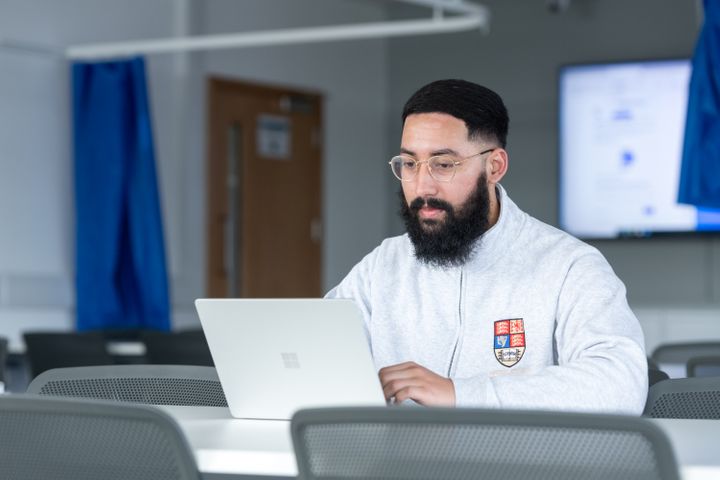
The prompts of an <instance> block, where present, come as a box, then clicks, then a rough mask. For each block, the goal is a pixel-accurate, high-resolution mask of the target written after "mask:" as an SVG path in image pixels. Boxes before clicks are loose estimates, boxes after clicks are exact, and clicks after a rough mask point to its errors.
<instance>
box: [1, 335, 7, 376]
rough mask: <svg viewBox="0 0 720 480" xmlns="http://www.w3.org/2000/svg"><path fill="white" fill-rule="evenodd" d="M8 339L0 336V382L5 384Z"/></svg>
mask: <svg viewBox="0 0 720 480" xmlns="http://www.w3.org/2000/svg"><path fill="white" fill-rule="evenodd" d="M7 355H8V341H7V338H5V337H0V382H2V383H3V385H4V384H5V370H6V368H7Z"/></svg>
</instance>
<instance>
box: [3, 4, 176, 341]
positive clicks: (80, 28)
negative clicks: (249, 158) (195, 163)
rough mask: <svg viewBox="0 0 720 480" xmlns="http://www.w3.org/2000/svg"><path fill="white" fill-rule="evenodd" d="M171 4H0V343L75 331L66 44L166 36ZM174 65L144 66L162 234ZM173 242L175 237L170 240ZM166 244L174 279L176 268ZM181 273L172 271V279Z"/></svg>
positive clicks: (171, 24) (170, 190) (169, 210)
mask: <svg viewBox="0 0 720 480" xmlns="http://www.w3.org/2000/svg"><path fill="white" fill-rule="evenodd" d="M177 4H178V2H176V1H175V0H153V1H151V2H147V1H144V0H127V1H124V2H114V1H111V0H62V1H53V0H0V39H2V40H5V41H8V42H11V43H15V44H22V45H25V46H28V47H32V46H36V47H37V49H36V50H32V49H28V48H19V49H12V48H0V171H2V175H0V225H2V226H3V227H2V230H1V232H2V233H1V234H0V335H5V336H8V337H10V340H11V347H12V348H17V347H18V346H19V344H20V343H19V338H20V334H21V332H22V331H23V330H25V329H31V328H42V329H69V328H72V325H73V324H74V301H75V298H74V228H75V226H74V216H73V211H74V204H73V202H74V200H73V170H72V169H73V164H72V158H71V152H72V145H71V135H72V126H71V125H72V124H71V122H72V117H71V111H70V79H69V75H70V73H69V65H68V63H67V62H66V61H65V60H64V58H63V57H62V56H61V55H60V51H61V49H62V48H63V47H64V46H65V45H69V44H74V43H85V42H96V41H118V40H127V39H133V38H151V37H157V36H168V35H172V34H173V33H174V31H175V30H176V25H175V23H176V22H175V19H174V13H175V10H176V6H177ZM175 68H176V65H175V59H174V58H173V57H165V58H159V59H157V60H153V61H152V62H151V63H150V65H149V66H148V71H149V72H148V77H149V80H150V85H151V98H152V100H151V101H152V105H151V108H152V110H153V113H154V115H155V120H156V132H155V133H156V149H157V154H158V166H159V172H160V190H161V195H162V199H161V201H162V203H163V206H164V210H165V216H166V225H165V229H166V232H167V233H168V234H169V236H171V237H172V236H173V234H174V232H175V230H177V228H176V225H175V224H176V222H175V221H174V219H175V217H177V210H176V208H175V207H174V203H173V201H172V200H173V197H174V196H177V195H178V193H177V192H178V191H179V189H178V187H177V180H176V178H175V177H176V173H175V172H176V171H175V169H174V167H173V161H174V160H175V158H174V157H175V156H176V155H175V153H176V152H175V147H174V140H173V138H174V136H177V133H176V132H172V131H170V129H171V128H172V122H170V121H169V119H171V118H173V117H174V109H175V98H174V95H173V94H174V93H175V92H174V90H173V89H168V88H163V84H168V83H172V78H173V75H174V70H175ZM175 235H176V234H175ZM174 250H175V249H174V248H173V245H172V242H170V245H169V253H168V256H169V264H170V266H171V271H172V270H173V267H175V266H176V265H177V264H178V258H177V254H176V252H175V251H174ZM176 269H177V268H175V270H176Z"/></svg>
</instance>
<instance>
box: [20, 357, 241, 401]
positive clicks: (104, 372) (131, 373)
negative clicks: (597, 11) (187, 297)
mask: <svg viewBox="0 0 720 480" xmlns="http://www.w3.org/2000/svg"><path fill="white" fill-rule="evenodd" d="M27 393H33V394H39V395H51V396H63V397H82V398H97V399H105V400H114V401H119V402H131V403H144V404H150V405H185V406H206V407H227V401H226V400H225V394H224V393H223V389H222V386H221V385H220V380H219V379H218V376H217V372H216V371H215V369H214V368H213V367H197V366H180V365H109V366H100V367H74V368H59V369H54V370H48V371H46V372H44V373H42V374H41V375H39V376H38V377H37V378H35V379H34V380H33V381H32V382H31V383H30V385H29V386H28V389H27Z"/></svg>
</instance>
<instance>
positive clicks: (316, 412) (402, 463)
mask: <svg viewBox="0 0 720 480" xmlns="http://www.w3.org/2000/svg"><path fill="white" fill-rule="evenodd" d="M291 431H292V439H293V445H294V448H295V455H296V458H297V463H298V473H299V478H304V479H329V478H344V479H361V478H363V479H365V478H372V479H375V480H384V479H394V480H400V479H437V478H443V479H456V480H464V479H468V480H469V479H478V478H482V479H483V480H500V479H502V480H505V479H508V478H518V479H519V478H528V479H530V478H532V479H533V480H551V479H552V480H570V479H573V480H577V479H583V480H600V479H613V480H631V479H632V480H639V479H648V480H649V479H663V480H665V479H667V480H669V479H673V480H675V479H678V478H679V473H678V467H677V464H676V462H675V457H674V454H673V451H672V448H671V446H670V443H669V440H668V439H667V437H666V436H665V435H664V433H663V432H662V431H661V430H660V429H659V428H658V427H656V426H655V425H652V424H651V422H649V421H648V420H647V419H643V418H638V417H629V416H609V415H589V414H574V413H549V412H515V411H503V410H475V409H437V408H411V407H396V408H382V407H380V408H342V409H340V408H336V409H312V410H301V411H299V412H297V413H296V414H295V416H294V417H293V419H292V422H291Z"/></svg>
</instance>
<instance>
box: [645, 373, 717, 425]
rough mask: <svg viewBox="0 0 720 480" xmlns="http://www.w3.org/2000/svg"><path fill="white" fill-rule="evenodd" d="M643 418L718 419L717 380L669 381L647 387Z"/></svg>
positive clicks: (679, 379) (711, 378)
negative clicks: (644, 416) (648, 388)
mask: <svg viewBox="0 0 720 480" xmlns="http://www.w3.org/2000/svg"><path fill="white" fill-rule="evenodd" d="M644 415H646V416H649V417H655V418H696V419H720V377H706V378H671V379H670V380H665V381H663V382H659V383H656V384H655V385H653V386H651V387H650V391H649V392H648V401H647V404H646V405H645V413H644Z"/></svg>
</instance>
